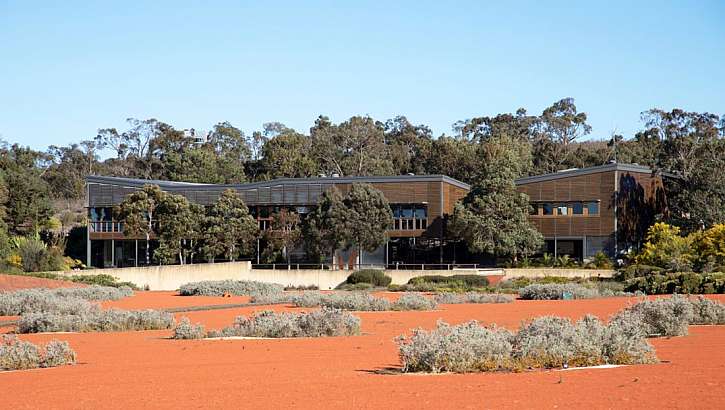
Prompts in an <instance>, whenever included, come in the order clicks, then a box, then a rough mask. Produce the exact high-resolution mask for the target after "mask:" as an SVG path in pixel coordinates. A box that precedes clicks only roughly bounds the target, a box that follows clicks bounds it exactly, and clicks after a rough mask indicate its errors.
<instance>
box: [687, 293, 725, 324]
mask: <svg viewBox="0 0 725 410" xmlns="http://www.w3.org/2000/svg"><path fill="white" fill-rule="evenodd" d="M690 303H692V309H693V312H692V313H693V317H692V320H691V322H690V323H691V324H693V325H725V305H723V304H722V303H720V302H718V301H716V300H711V299H707V298H705V297H703V296H698V297H697V299H695V300H690Z"/></svg>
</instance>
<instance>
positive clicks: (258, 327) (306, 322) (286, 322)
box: [207, 307, 360, 338]
mask: <svg viewBox="0 0 725 410" xmlns="http://www.w3.org/2000/svg"><path fill="white" fill-rule="evenodd" d="M357 334H360V319H359V318H358V317H356V316H353V315H352V314H350V313H348V312H343V311H342V310H340V309H330V308H326V307H323V308H322V309H320V310H315V311H313V312H310V313H304V312H303V313H290V312H279V313H277V312H273V311H271V310H266V311H263V312H260V313H257V314H255V315H253V316H251V317H245V316H239V317H237V319H236V320H235V321H234V325H232V326H231V327H227V328H224V329H222V330H221V331H211V332H209V333H208V334H207V336H208V337H232V336H236V337H274V338H280V337H323V336H352V335H357Z"/></svg>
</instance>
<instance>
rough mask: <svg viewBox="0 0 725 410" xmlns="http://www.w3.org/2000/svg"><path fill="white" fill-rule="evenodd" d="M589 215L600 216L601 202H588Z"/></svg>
mask: <svg viewBox="0 0 725 410" xmlns="http://www.w3.org/2000/svg"><path fill="white" fill-rule="evenodd" d="M587 211H588V212H589V215H599V202H587Z"/></svg>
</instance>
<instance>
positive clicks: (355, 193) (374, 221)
mask: <svg viewBox="0 0 725 410" xmlns="http://www.w3.org/2000/svg"><path fill="white" fill-rule="evenodd" d="M342 203H343V205H344V207H345V213H344V214H343V215H342V216H343V218H342V219H341V220H337V221H333V223H334V225H333V226H335V227H336V228H337V229H336V230H337V231H338V233H339V234H340V239H341V243H342V246H343V249H350V248H353V249H362V250H365V251H368V252H372V251H374V250H376V249H377V248H379V247H380V246H381V245H383V244H384V243H385V240H386V236H385V232H386V231H387V230H388V229H389V228H390V227H391V226H392V225H393V211H392V210H391V209H390V204H388V200H387V199H385V196H384V195H383V193H382V192H380V191H379V190H377V189H375V188H374V187H373V186H372V185H369V184H352V187H351V188H350V192H348V194H347V195H345V197H344V198H343V200H342Z"/></svg>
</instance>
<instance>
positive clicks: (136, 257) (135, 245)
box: [133, 239, 138, 267]
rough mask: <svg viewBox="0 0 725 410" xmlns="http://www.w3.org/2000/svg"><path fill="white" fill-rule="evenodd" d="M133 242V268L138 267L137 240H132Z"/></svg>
mask: <svg viewBox="0 0 725 410" xmlns="http://www.w3.org/2000/svg"><path fill="white" fill-rule="evenodd" d="M133 242H134V247H135V248H134V249H135V251H136V255H135V256H134V262H133V266H136V267H138V239H134V241H133Z"/></svg>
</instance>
